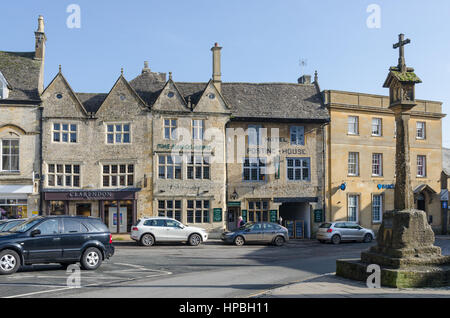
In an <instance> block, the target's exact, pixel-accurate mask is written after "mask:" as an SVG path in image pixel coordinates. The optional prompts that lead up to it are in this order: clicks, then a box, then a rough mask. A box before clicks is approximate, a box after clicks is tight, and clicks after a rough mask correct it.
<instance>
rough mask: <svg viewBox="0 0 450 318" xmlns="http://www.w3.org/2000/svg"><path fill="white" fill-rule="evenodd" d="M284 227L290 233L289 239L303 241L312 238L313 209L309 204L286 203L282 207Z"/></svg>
mask: <svg viewBox="0 0 450 318" xmlns="http://www.w3.org/2000/svg"><path fill="white" fill-rule="evenodd" d="M279 211H280V216H281V218H282V220H283V221H282V223H283V226H284V227H286V228H287V229H288V231H289V237H290V238H293V239H302V238H310V237H311V228H310V226H311V208H310V204H309V203H307V202H285V203H283V204H282V205H280V208H279Z"/></svg>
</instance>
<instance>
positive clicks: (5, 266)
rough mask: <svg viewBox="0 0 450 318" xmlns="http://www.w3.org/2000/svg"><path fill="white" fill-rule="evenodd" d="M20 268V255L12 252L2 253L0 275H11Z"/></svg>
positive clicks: (0, 255) (0, 254) (5, 251)
mask: <svg viewBox="0 0 450 318" xmlns="http://www.w3.org/2000/svg"><path fill="white" fill-rule="evenodd" d="M19 267H20V257H19V254H17V253H16V252H14V251H12V250H4V251H2V252H1V253H0V275H9V274H13V273H15V272H17V270H18V269H19Z"/></svg>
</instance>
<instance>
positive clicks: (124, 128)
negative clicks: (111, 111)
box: [106, 123, 131, 145]
mask: <svg viewBox="0 0 450 318" xmlns="http://www.w3.org/2000/svg"><path fill="white" fill-rule="evenodd" d="M106 142H107V143H108V144H111V145H112V144H129V143H130V142H131V132H130V124H129V123H115V124H112V123H111V124H107V125H106Z"/></svg>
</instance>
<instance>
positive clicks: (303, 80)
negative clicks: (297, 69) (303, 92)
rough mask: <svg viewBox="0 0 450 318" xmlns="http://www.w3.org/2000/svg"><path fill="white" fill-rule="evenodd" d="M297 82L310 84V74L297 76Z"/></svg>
mask: <svg viewBox="0 0 450 318" xmlns="http://www.w3.org/2000/svg"><path fill="white" fill-rule="evenodd" d="M298 83H299V84H311V75H303V76H301V77H299V78H298Z"/></svg>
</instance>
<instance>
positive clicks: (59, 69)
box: [59, 64, 61, 73]
mask: <svg viewBox="0 0 450 318" xmlns="http://www.w3.org/2000/svg"><path fill="white" fill-rule="evenodd" d="M59 72H60V73H61V64H59Z"/></svg>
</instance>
